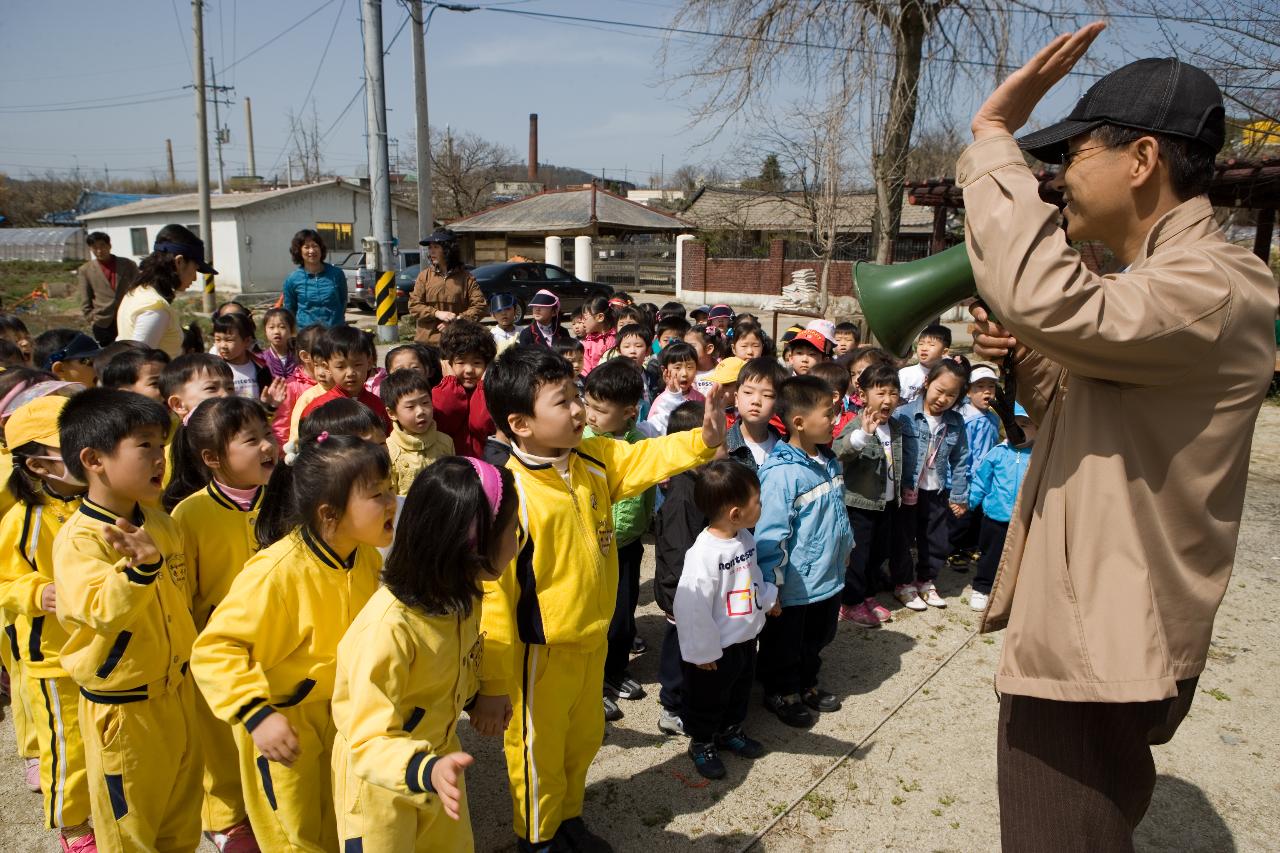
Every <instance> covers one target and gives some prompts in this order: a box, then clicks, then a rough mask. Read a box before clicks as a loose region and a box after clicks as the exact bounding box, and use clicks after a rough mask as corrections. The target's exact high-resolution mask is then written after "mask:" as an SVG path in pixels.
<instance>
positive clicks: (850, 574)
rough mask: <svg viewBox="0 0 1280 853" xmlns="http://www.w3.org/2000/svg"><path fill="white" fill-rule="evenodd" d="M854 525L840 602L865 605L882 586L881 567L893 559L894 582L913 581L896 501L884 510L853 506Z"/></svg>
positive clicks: (851, 518) (851, 520) (851, 521)
mask: <svg viewBox="0 0 1280 853" xmlns="http://www.w3.org/2000/svg"><path fill="white" fill-rule="evenodd" d="M848 510H849V525H850V526H851V527H852V528H853V551H852V552H851V553H850V554H849V566H848V568H846V569H845V572H844V591H843V592H841V593H840V603H841V604H848V605H850V606H853V605H857V604H861V603H862V602H863V601H865V600H866V598H867V596H870V595H874V594H875V593H876V592H877V591H879V590H880V589H881V587H882V585H883V584H882V581H881V575H880V567H881V566H882V565H884V561H885V560H888V561H889V577H890V579H891V580H892V582H893V584H894V585H897V584H901V583H911V550H910V544H909V542H908V541H907V529H906V527H904V526H903V524H902V510H901V509H900V508H898V507H896V506H894V505H893V504H892V503H889V504H886V505H885V508H884V509H882V510H874V509H859V508H858V507H853V506H851V507H849V508H848Z"/></svg>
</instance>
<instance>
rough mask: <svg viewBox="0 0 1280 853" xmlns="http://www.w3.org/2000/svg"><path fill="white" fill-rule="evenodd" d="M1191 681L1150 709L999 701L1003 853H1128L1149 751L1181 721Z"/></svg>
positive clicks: (1152, 779) (1147, 781)
mask: <svg viewBox="0 0 1280 853" xmlns="http://www.w3.org/2000/svg"><path fill="white" fill-rule="evenodd" d="M1197 681H1198V678H1188V679H1184V680H1183V681H1179V682H1178V695H1177V696H1175V697H1172V698H1170V699H1164V700H1162V701H1159V702H1127V703H1114V702H1112V703H1108V702H1055V701H1053V700H1049V699H1037V698H1034V697H1031V696H1013V695H1011V694H1008V693H1006V694H1004V695H1003V696H1001V697H1000V723H999V733H998V740H997V743H996V770H997V774H998V790H999V793H1000V841H1001V846H1002V849H1003V850H1004V851H1005V853H1019V851H1028V853H1032V852H1033V851H1034V853H1068V851H1072V853H1074V851H1080V853H1084V851H1090V853H1092V851H1106V853H1111V851H1131V850H1133V830H1134V828H1135V827H1136V826H1137V825H1138V823H1139V822H1141V820H1142V816H1143V815H1144V814H1146V812H1147V806H1149V805H1150V804H1151V792H1152V791H1153V790H1154V789H1155V783H1156V769H1155V762H1154V761H1153V760H1152V758H1151V745H1152V744H1160V743H1167V742H1168V741H1169V739H1170V738H1172V737H1173V733H1174V731H1176V730H1177V728H1178V725H1179V724H1180V723H1181V722H1182V719H1183V717H1185V716H1186V715H1187V710H1188V709H1189V708H1190V707H1191V700H1192V699H1193V698H1194V697H1195V688H1196V682H1197Z"/></svg>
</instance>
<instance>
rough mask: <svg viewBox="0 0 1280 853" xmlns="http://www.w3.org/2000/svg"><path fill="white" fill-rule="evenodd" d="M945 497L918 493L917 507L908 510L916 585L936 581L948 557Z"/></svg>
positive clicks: (948, 516) (948, 509)
mask: <svg viewBox="0 0 1280 853" xmlns="http://www.w3.org/2000/svg"><path fill="white" fill-rule="evenodd" d="M947 497H948V495H947V493H946V492H942V491H925V490H924V489H921V490H920V491H919V492H918V493H917V499H916V505H915V506H913V507H910V514H911V515H912V516H913V518H912V521H911V522H909V523H908V528H909V530H910V535H911V537H912V538H914V540H915V544H916V581H917V582H923V581H932V580H936V579H937V577H938V573H939V572H940V571H942V567H943V565H944V564H945V563H946V562H947V555H948V554H949V553H951V520H952V519H953V518H954V517H955V516H953V515H952V514H951V507H950V506H949V505H948V503H947Z"/></svg>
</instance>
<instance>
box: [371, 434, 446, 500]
mask: <svg viewBox="0 0 1280 853" xmlns="http://www.w3.org/2000/svg"><path fill="white" fill-rule="evenodd" d="M387 453H389V454H390V455H391V488H392V490H394V491H395V493H396V494H397V495H407V494H409V487H410V486H412V485H413V480H414V478H415V477H417V476H418V474H420V473H421V472H422V469H423V468H426V467H427V466H428V465H430V464H431V463H432V462H435V461H436V460H437V459H439V458H441V457H442V456H452V455H453V439H452V438H450V437H449V436H447V435H445V434H444V433H442V432H441V431H440V430H438V429H436V428H435V426H434V425H432V427H431V429H430V431H428V432H426V433H424V434H422V435H409V433H407V432H405V431H404V430H403V429H401V428H400V425H399V424H396V425H395V428H394V429H392V430H391V434H390V435H388V436H387Z"/></svg>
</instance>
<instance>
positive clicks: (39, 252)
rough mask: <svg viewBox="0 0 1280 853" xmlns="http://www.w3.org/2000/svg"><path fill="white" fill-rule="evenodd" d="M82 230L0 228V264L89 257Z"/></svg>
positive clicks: (72, 259) (77, 259)
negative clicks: (0, 262) (2, 262)
mask: <svg viewBox="0 0 1280 853" xmlns="http://www.w3.org/2000/svg"><path fill="white" fill-rule="evenodd" d="M84 235H85V232H84V229H83V228H0V261H79V260H85V259H87V258H88V257H89V247H88V246H86V245H85V242H84Z"/></svg>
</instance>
